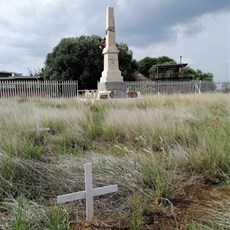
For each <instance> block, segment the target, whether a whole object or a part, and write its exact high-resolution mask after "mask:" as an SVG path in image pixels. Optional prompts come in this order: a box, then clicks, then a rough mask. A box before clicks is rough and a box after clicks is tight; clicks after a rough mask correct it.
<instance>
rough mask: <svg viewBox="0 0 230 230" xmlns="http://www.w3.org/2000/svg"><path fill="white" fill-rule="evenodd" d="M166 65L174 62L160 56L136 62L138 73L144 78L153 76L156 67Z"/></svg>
mask: <svg viewBox="0 0 230 230" xmlns="http://www.w3.org/2000/svg"><path fill="white" fill-rule="evenodd" d="M166 63H167V64H169V63H170V64H175V63H176V62H175V61H174V60H173V59H171V58H169V57H167V56H161V57H158V58H151V57H145V58H143V59H141V60H140V61H138V62H137V64H138V70H139V72H140V73H142V74H143V75H145V76H146V77H150V76H152V75H153V76H155V75H154V71H155V70H156V65H160V64H166Z"/></svg>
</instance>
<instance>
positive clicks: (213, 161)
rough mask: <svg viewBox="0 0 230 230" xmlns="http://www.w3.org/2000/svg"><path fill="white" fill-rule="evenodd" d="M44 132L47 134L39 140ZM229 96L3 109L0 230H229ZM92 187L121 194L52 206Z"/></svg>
mask: <svg viewBox="0 0 230 230" xmlns="http://www.w3.org/2000/svg"><path fill="white" fill-rule="evenodd" d="M36 124H39V126H40V127H49V131H38V130H36ZM229 136H230V96H229V95H227V94H216V95H214V94H204V95H170V96H169V95H168V96H167V95H154V96H148V97H143V98H139V99H129V100H119V99H118V100H101V101H94V103H92V101H91V100H89V101H80V100H78V99H50V100H47V99H29V100H25V101H23V102H21V101H19V100H17V99H1V100H0V229H3V230H5V229H15V230H26V229H28V230H29V229H36V230H39V229H55V230H56V229H60V230H61V229H63V230H64V229H68V230H71V229H190V230H200V229H213V230H214V229H215V230H216V229H221V230H222V229H230V221H229V220H230V212H229V205H230V187H229V186H230V142H229ZM88 162H92V163H93V178H94V186H95V187H97V186H105V185H109V184H116V183H117V184H118V187H119V191H118V192H117V193H114V194H110V195H106V196H102V197H100V198H95V200H94V202H95V203H94V206H95V218H94V220H93V221H92V222H91V223H86V222H85V204H84V201H83V200H81V201H75V202H70V203H68V204H63V205H58V204H57V196H58V195H61V194H66V193H71V192H76V191H81V190H84V172H83V165H84V163H88Z"/></svg>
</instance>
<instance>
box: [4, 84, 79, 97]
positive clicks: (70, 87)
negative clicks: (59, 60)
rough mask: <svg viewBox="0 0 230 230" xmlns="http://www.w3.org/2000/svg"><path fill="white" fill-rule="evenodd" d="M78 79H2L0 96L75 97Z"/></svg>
mask: <svg viewBox="0 0 230 230" xmlns="http://www.w3.org/2000/svg"><path fill="white" fill-rule="evenodd" d="M77 91H78V83H77V81H0V98H14V97H19V98H27V97H36V98H38V97H42V98H55V97H75V96H77Z"/></svg>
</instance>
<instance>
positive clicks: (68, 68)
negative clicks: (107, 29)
mask: <svg viewBox="0 0 230 230" xmlns="http://www.w3.org/2000/svg"><path fill="white" fill-rule="evenodd" d="M100 40H101V37H99V36H97V35H92V36H80V37H79V38H78V37H76V38H64V39H62V40H61V41H60V43H59V44H58V45H57V46H56V47H55V48H54V49H53V51H52V52H51V53H49V54H48V55H47V57H46V61H45V66H44V68H43V70H42V73H41V75H42V77H44V78H45V79H50V80H60V81H62V80H78V83H79V88H80V89H95V88H97V82H98V81H99V80H100V77H101V73H102V71H103V54H102V49H101V48H100V47H99V43H100ZM118 50H119V54H118V55H119V65H120V70H121V72H122V76H124V80H126V79H128V80H130V79H131V78H132V74H133V73H134V71H135V70H136V69H135V63H136V62H135V60H133V58H132V55H133V53H132V51H131V50H129V48H128V46H127V45H126V44H120V45H119V44H118ZM136 68H137V67H136Z"/></svg>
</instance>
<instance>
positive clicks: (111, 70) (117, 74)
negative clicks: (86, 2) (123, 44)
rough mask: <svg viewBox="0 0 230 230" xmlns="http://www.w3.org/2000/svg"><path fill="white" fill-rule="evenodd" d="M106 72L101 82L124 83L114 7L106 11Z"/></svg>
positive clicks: (104, 50) (104, 52) (103, 73)
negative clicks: (117, 42)
mask: <svg viewBox="0 0 230 230" xmlns="http://www.w3.org/2000/svg"><path fill="white" fill-rule="evenodd" d="M103 54H104V71H103V72H102V77H101V79H100V82H111V81H115V82H117V81H123V77H122V76H121V71H120V70H119V62H118V49H117V47H116V36H115V20H114V10H113V7H110V6H108V7H107V10H106V46H105V48H104V49H103Z"/></svg>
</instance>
